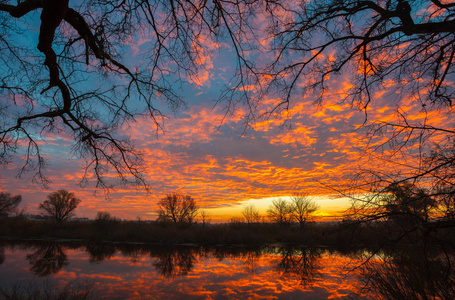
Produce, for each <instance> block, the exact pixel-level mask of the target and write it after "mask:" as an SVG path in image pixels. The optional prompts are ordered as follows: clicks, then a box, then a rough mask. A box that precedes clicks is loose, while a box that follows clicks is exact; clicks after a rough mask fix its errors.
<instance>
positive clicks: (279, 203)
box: [267, 198, 292, 226]
mask: <svg viewBox="0 0 455 300" xmlns="http://www.w3.org/2000/svg"><path fill="white" fill-rule="evenodd" d="M267 214H268V216H269V218H270V220H271V221H272V222H275V223H278V224H280V225H282V226H285V225H289V224H291V222H292V206H291V205H290V204H289V203H288V202H287V201H286V200H284V199H282V198H278V199H274V200H272V203H271V204H270V205H269V208H268V209H267Z"/></svg>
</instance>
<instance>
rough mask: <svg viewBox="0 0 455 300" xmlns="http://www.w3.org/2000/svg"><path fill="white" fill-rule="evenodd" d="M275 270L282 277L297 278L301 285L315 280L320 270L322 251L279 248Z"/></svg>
mask: <svg viewBox="0 0 455 300" xmlns="http://www.w3.org/2000/svg"><path fill="white" fill-rule="evenodd" d="M278 253H279V256H280V257H279V262H278V263H277V265H276V267H275V269H276V270H277V271H278V272H279V273H281V275H282V276H286V277H295V278H298V279H299V281H300V282H301V284H308V283H310V282H311V281H313V280H314V279H315V277H316V276H317V275H318V270H319V269H320V259H321V254H322V250H321V249H318V248H294V247H281V248H279V249H278Z"/></svg>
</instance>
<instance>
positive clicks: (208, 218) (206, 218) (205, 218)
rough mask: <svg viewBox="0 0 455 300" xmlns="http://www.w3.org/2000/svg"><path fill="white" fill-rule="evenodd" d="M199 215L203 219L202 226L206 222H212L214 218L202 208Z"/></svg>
mask: <svg viewBox="0 0 455 300" xmlns="http://www.w3.org/2000/svg"><path fill="white" fill-rule="evenodd" d="M199 217H200V218H201V221H202V227H205V225H206V224H210V221H211V220H212V218H211V217H212V215H211V214H210V213H209V212H208V211H206V210H201V211H200V212H199Z"/></svg>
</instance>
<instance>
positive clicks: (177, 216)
mask: <svg viewBox="0 0 455 300" xmlns="http://www.w3.org/2000/svg"><path fill="white" fill-rule="evenodd" d="M158 207H159V210H158V220H159V221H165V222H166V221H171V222H173V223H175V224H176V223H179V224H191V223H193V221H194V218H195V217H196V215H197V211H198V207H197V205H196V201H195V200H194V199H193V198H192V197H191V196H189V195H183V194H179V193H172V194H168V195H166V197H164V198H162V199H161V200H160V201H159V202H158Z"/></svg>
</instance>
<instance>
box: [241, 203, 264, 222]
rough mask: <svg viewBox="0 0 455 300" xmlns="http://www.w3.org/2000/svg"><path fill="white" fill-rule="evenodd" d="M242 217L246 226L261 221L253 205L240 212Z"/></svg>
mask: <svg viewBox="0 0 455 300" xmlns="http://www.w3.org/2000/svg"><path fill="white" fill-rule="evenodd" d="M242 215H243V217H244V218H245V220H246V222H247V223H248V224H255V223H259V222H260V221H261V218H262V217H261V214H260V213H259V210H258V209H257V208H256V207H255V206H254V204H250V205H247V206H245V207H244V208H243V210H242Z"/></svg>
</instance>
